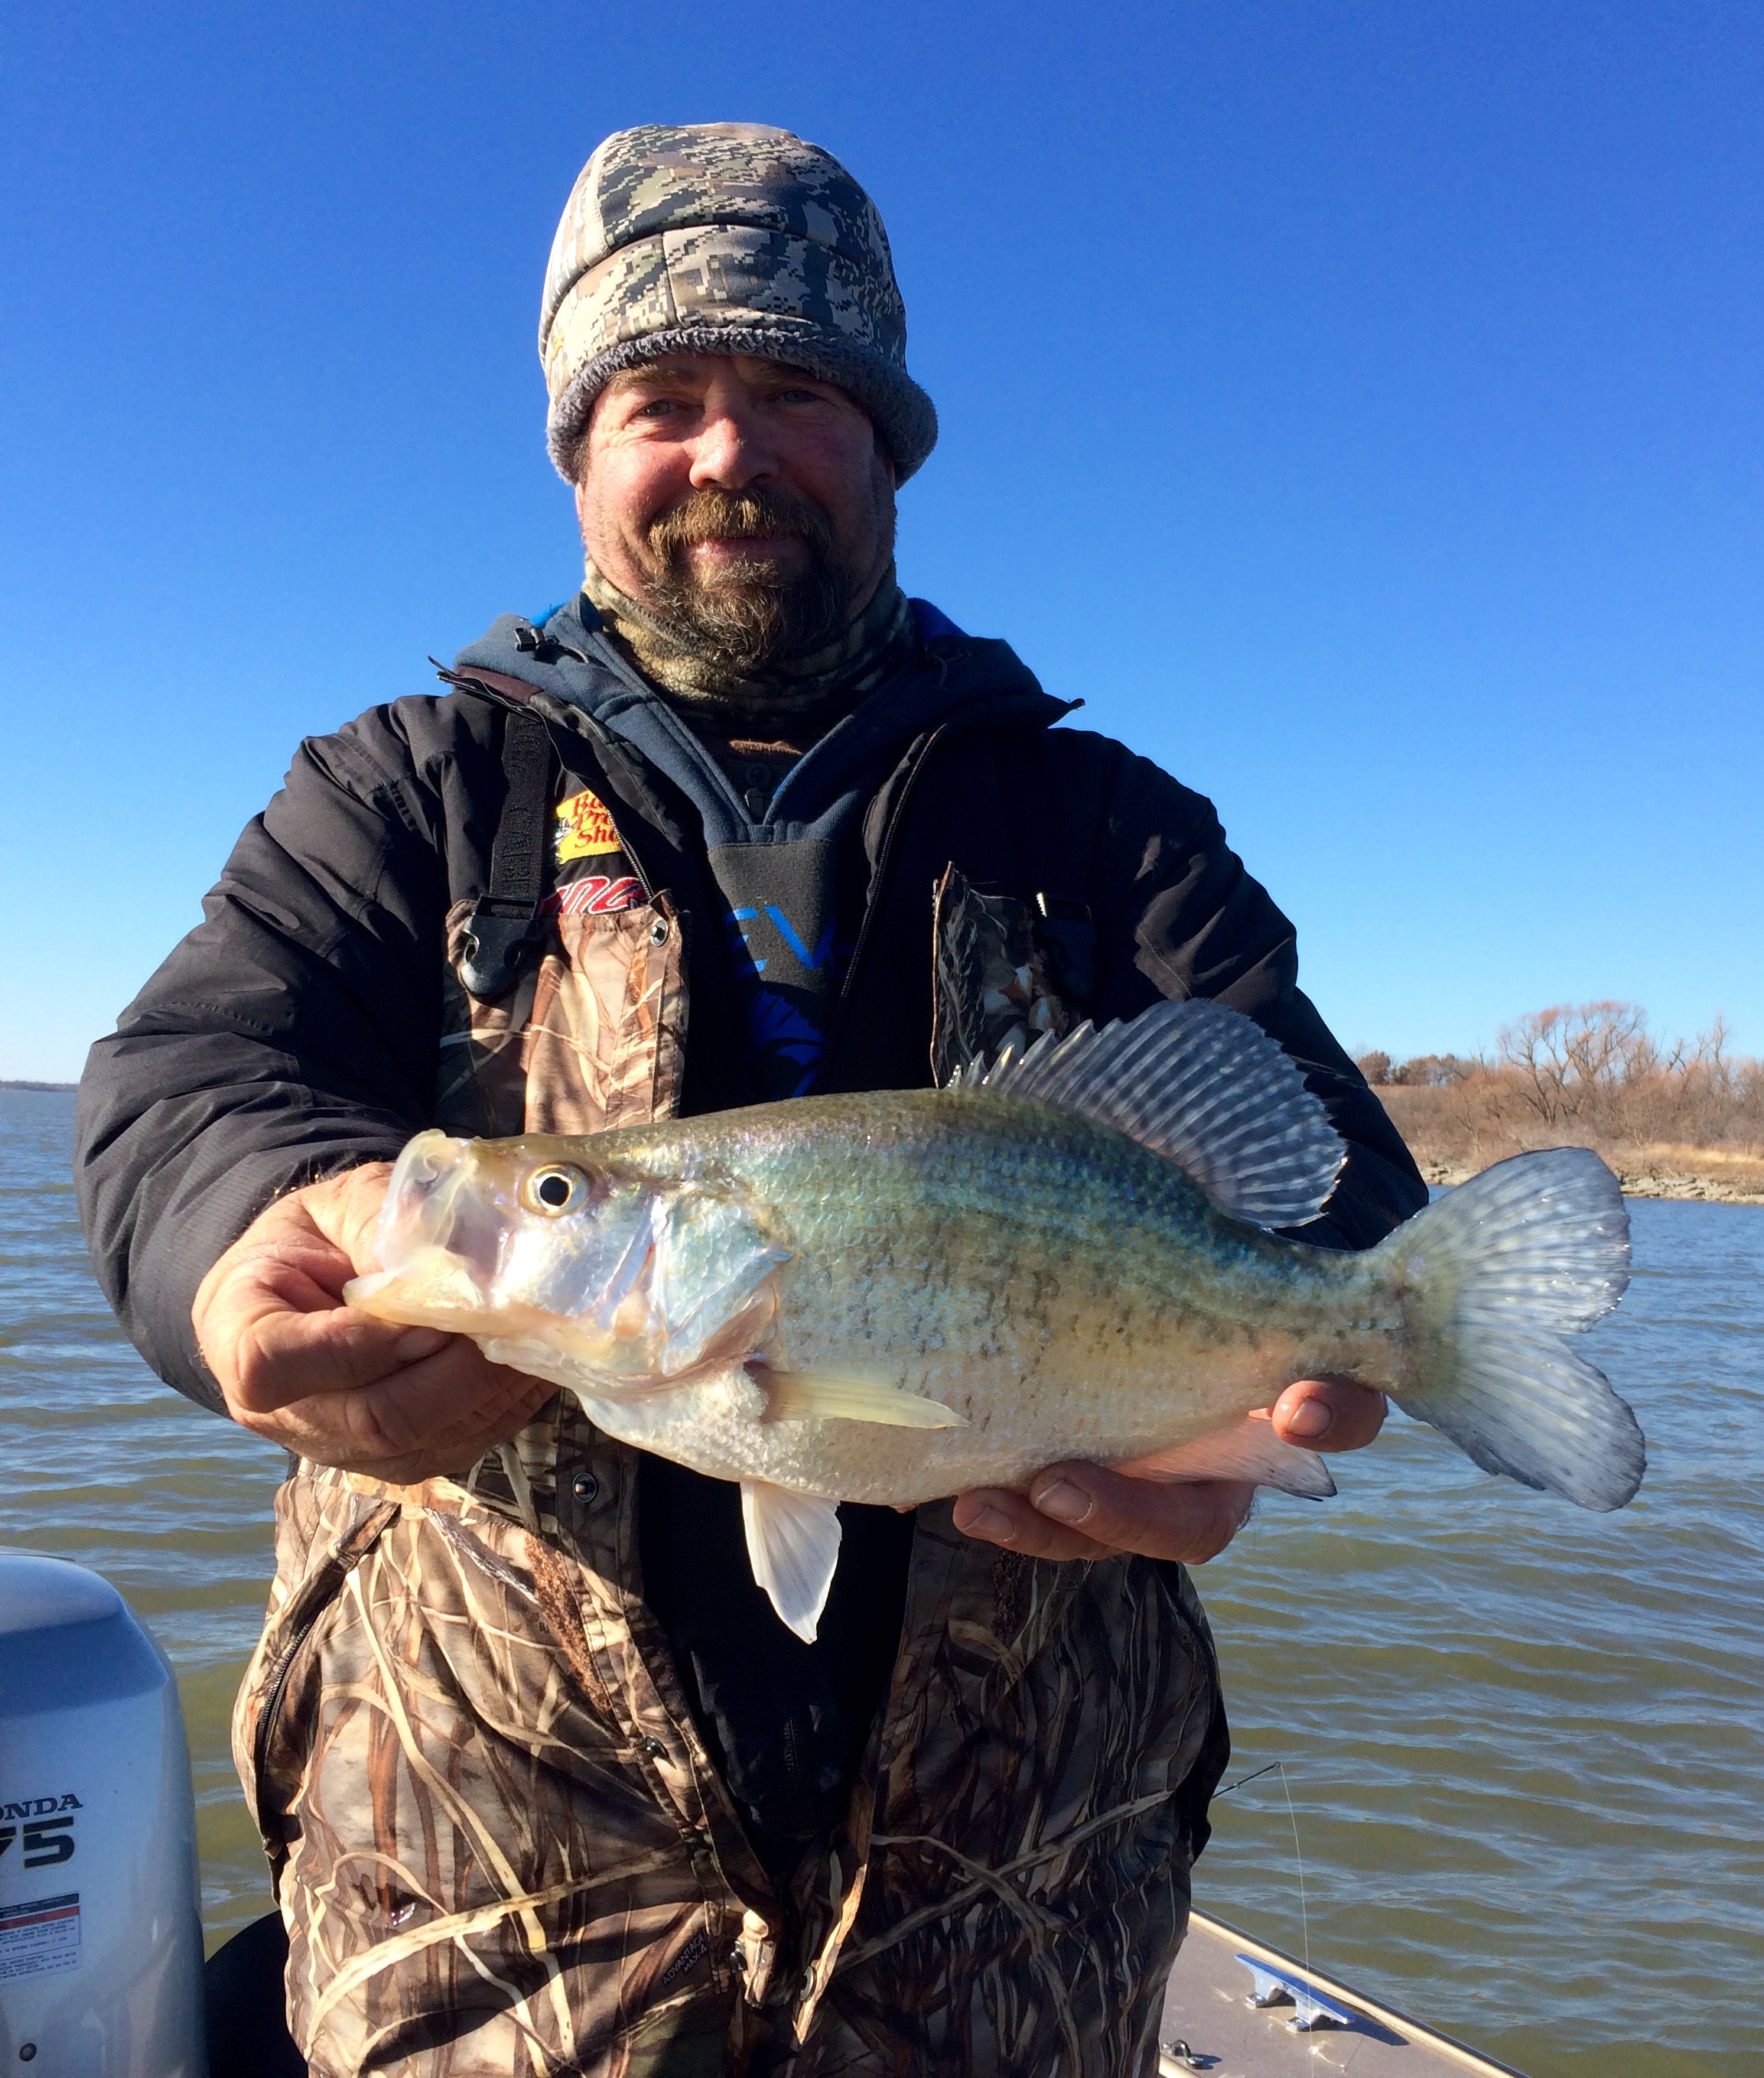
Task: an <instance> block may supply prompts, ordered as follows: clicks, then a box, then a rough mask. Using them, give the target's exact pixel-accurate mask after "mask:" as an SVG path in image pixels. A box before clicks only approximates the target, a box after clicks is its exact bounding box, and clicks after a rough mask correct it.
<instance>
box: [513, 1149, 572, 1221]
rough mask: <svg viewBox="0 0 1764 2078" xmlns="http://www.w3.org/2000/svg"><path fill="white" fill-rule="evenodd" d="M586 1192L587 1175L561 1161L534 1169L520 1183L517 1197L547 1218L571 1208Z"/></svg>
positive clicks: (555, 1217)
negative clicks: (543, 1167)
mask: <svg viewBox="0 0 1764 2078" xmlns="http://www.w3.org/2000/svg"><path fill="white" fill-rule="evenodd" d="M587 1195H588V1179H587V1177H586V1176H584V1175H583V1173H582V1171H581V1170H579V1169H572V1168H571V1166H569V1164H568V1163H567V1162H558V1163H557V1164H555V1165H554V1166H553V1167H551V1168H549V1169H535V1170H533V1174H532V1175H530V1176H529V1177H528V1179H526V1181H525V1183H523V1184H522V1185H521V1187H520V1200H521V1203H522V1204H524V1205H525V1207H526V1208H527V1210H528V1211H529V1212H538V1213H540V1214H541V1216H543V1217H545V1218H546V1219H549V1220H554V1219H558V1218H561V1217H562V1215H563V1214H564V1213H565V1212H574V1211H575V1208H576V1207H577V1206H578V1205H579V1204H581V1203H582V1201H583V1199H584V1198H586V1197H587Z"/></svg>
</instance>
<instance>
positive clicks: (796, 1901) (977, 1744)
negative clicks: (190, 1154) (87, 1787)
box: [234, 791, 1224, 2078]
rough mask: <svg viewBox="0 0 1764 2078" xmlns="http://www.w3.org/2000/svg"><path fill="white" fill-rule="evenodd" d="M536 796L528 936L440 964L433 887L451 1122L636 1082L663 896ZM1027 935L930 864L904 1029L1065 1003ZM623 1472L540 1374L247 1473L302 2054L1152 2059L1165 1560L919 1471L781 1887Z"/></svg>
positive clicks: (593, 1103) (536, 2060)
mask: <svg viewBox="0 0 1764 2078" xmlns="http://www.w3.org/2000/svg"><path fill="white" fill-rule="evenodd" d="M550 806H551V803H550V801H549V799H548V802H547V807H548V808H550ZM554 816H555V819H556V825H557V835H556V839H555V858H556V862H557V869H558V880H557V884H556V886H555V887H554V889H553V891H552V892H551V894H550V896H549V897H548V898H547V899H546V904H545V908H546V916H545V918H544V933H545V935H544V937H543V941H542V957H541V958H537V960H529V962H527V964H526V966H525V968H524V969H523V970H522V972H521V975H520V980H519V983H518V984H517V986H516V987H514V988H513V989H512V991H508V992H507V993H504V994H502V995H500V996H498V997H497V998H496V999H493V1000H487V999H484V998H483V997H481V996H477V995H474V994H473V993H472V992H471V991H470V988H468V987H466V984H465V983H464V982H463V981H462V979H461V974H462V970H463V971H464V972H465V973H466V974H474V972H475V970H474V966H473V962H472V958H471V954H472V952H473V949H474V947H473V945H472V942H471V940H472V933H473V924H474V899H473V898H472V897H471V896H470V895H464V896H462V898H461V899H460V900H459V901H458V903H456V904H455V907H454V911H453V912H452V913H451V915H450V916H449V966H448V973H447V977H446V983H445V986H446V990H447V1012H446V1016H445V1029H444V1033H443V1037H442V1041H441V1061H440V1067H439V1075H438V1082H437V1107H436V1118H437V1123H438V1124H441V1125H444V1126H445V1127H447V1128H448V1129H451V1130H454V1131H457V1132H466V1133H512V1132H518V1131H520V1130H522V1129H530V1130H535V1131H543V1132H565V1133H591V1132H595V1131H598V1130H600V1129H604V1128H606V1127H610V1126H615V1125H634V1124H637V1123H640V1122H642V1121H644V1120H648V1119H650V1118H654V1117H662V1116H668V1115H670V1114H671V1112H673V1111H674V1110H675V1108H676V1106H677V1104H678V1101H679V1089H680V1082H681V1074H682V1064H683V1058H684V1049H685V1048H686V1047H687V1046H688V1044H690V1043H691V1042H690V1041H689V1039H688V1002H687V993H688V991H687V981H686V976H687V966H686V962H685V959H684V957H683V944H682V937H683V933H682V922H683V920H682V918H681V917H680V916H678V915H676V914H675V909H674V908H673V906H672V905H671V903H670V901H669V899H668V898H667V895H666V894H665V893H664V892H663V891H657V890H655V889H652V888H650V887H646V885H644V884H643V882H642V878H641V877H640V876H639V875H638V874H636V873H635V872H633V870H632V867H631V862H630V860H629V857H628V856H627V854H626V853H625V850H624V848H623V847H622V845H621V843H620V841H619V837H618V832H617V828H616V826H615V824H614V823H613V820H612V816H610V814H609V813H608V811H607V809H606V807H605V806H604V803H602V802H601V800H600V799H599V798H598V796H596V795H594V794H593V793H592V792H591V791H590V792H587V793H586V794H585V795H584V794H583V793H582V792H575V793H573V794H571V795H569V796H568V798H566V799H564V800H563V801H562V802H561V803H557V804H556V806H555V808H554ZM492 878H493V879H494V878H495V870H494V869H493V873H492ZM1042 908H1043V911H1044V912H1045V911H1046V909H1047V904H1046V903H1043V905H1042ZM1053 927H1054V928H1057V919H1055V920H1053ZM1046 944H1047V938H1046V937H1045V934H1042V935H1039V936H1038V930H1037V920H1036V917H1035V912H1034V909H1033V908H1032V906H1031V900H1030V899H1029V898H1022V899H1019V898H1017V897H1014V896H1012V897H1005V896H1001V895H980V894H977V893H976V892H975V891H974V890H973V889H972V888H971V887H968V886H967V885H966V884H965V883H963V882H962V881H961V880H960V878H959V876H955V875H954V874H950V875H946V877H945V880H944V883H943V886H942V887H941V888H940V889H939V891H938V906H937V919H936V925H935V928H934V942H932V943H927V945H926V958H927V959H928V960H932V959H934V961H935V962H936V970H937V989H936V1002H937V1012H936V1020H937V1029H936V1033H935V1034H934V1047H935V1049H936V1050H937V1054H938V1058H939V1059H940V1060H946V1059H953V1058H959V1057H961V1056H964V1055H966V1054H968V1053H970V1052H972V1051H973V1050H976V1049H978V1048H980V1047H982V1046H986V1045H993V1044H996V1043H997V1041H998V1040H1000V1039H1001V1038H1002V1037H1004V1036H1005V1033H1007V1032H1008V1031H1009V1030H1010V1029H1013V1028H1015V1027H1021V1028H1024V1029H1038V1028H1040V1027H1043V1026H1045V1025H1047V1024H1049V1023H1054V1024H1058V1023H1060V1021H1061V1020H1063V1019H1064V1016H1065V1015H1066V1013H1065V1012H1064V1008H1063V1006H1062V1005H1061V1004H1060V1000H1059V997H1058V994H1057V991H1055V989H1054V988H1053V987H1051V985H1050V983H1049V981H1048V978H1047V970H1046V963H1045V962H1043V959H1042V958H1041V956H1040V950H1039V948H1042V947H1044V946H1045V945H1046ZM636 1494H637V1479H636V1467H635V1461H634V1454H633V1452H632V1451H630V1450H629V1449H628V1448H627V1447H626V1446H624V1445H622V1444H620V1443H618V1442H614V1441H612V1439H610V1438H608V1437H605V1436H604V1435H602V1434H600V1433H599V1432H598V1431H597V1430H596V1429H594V1428H592V1427H591V1425H589V1424H588V1423H587V1421H585V1420H584V1419H583V1417H582V1416H581V1414H580V1413H579V1411H577V1409H576V1408H575V1404H574V1402H572V1401H571V1400H566V1398H564V1397H562V1396H559V1397H558V1398H556V1399H554V1400H552V1401H551V1402H550V1404H548V1405H547V1406H546V1408H543V1409H542V1410H541V1412H540V1414H539V1415H538V1416H537V1418H535V1419H534V1420H533V1421H532V1422H531V1423H529V1425H528V1426H527V1427H526V1428H525V1429H522V1431H521V1432H520V1433H519V1434H518V1435H517V1436H516V1437H515V1438H514V1439H513V1440H512V1442H509V1443H507V1444H505V1445H504V1446H501V1448H500V1449H499V1450H495V1451H493V1452H491V1454H488V1455H487V1457H486V1458H483V1460H482V1461H481V1462H480V1463H479V1464H478V1465H477V1466H475V1467H474V1468H473V1469H472V1470H471V1471H470V1473H468V1474H466V1475H464V1476H463V1477H461V1478H458V1479H429V1480H427V1481H425V1482H424V1483H421V1484H420V1485H416V1486H412V1487H403V1488H397V1487H391V1486H387V1485H384V1484H381V1483H377V1482H375V1481H374V1480H372V1479H365V1478H361V1477H357V1476H355V1475H350V1474H347V1473H343V1472H338V1471H329V1470H326V1469H324V1468H321V1467H314V1466H311V1465H303V1466H302V1467H300V1468H299V1470H298V1471H297V1472H296V1473H295V1475H293V1476H292V1477H291V1479H289V1480H288V1481H287V1483H286V1485H285V1486H284V1487H283V1488H282V1491H281V1492H280V1495H279V1496H278V1504H277V1527H278V1534H277V1549H278V1571H277V1576H276V1581H275V1585H274V1591H273V1594H272V1598H271V1602H270V1613H269V1618H268V1621H267V1624H266V1627H265V1633H264V1636H263V1638H262V1641H261V1644H260V1645H259V1646H258V1649H257V1654H256V1655H255V1657H254V1659H253V1663H252V1665H251V1667H250V1670H249V1673H248V1675H247V1678H246V1681H245V1687H244V1688H243V1690H242V1692H241V1694H240V1702H239V1706H238V1709H237V1712H236V1718H235V1726H234V1738H235V1750H236V1759H237V1761H238V1765H239V1767H240V1775H241V1777H242V1779H243V1780H244V1781H245V1784H246V1788H247V1792H248V1794H249V1796H250V1797H251V1799H252V1801H253V1805H254V1809H255V1810H256V1813H257V1817H258V1820H259V1822H260V1825H261V1830H262V1833H263V1838H264V1842H265V1848H266V1850H267V1851H268V1853H269V1855H270V1861H271V1864H272V1867H273V1868H274V1872H275V1876H276V1880H277V1884H278V1896H279V1899H280V1902H281V1905H282V1914H283V1917H284V1919H285V1921H286V1924H287V1927H288V1931H289V1935H290V1941H291V1963H290V1970H289V1976H288V1984H289V2016H290V2025H291V2030H292V2032H293V2034H294V2036H295V2041H296V2043H298V2044H299V2047H300V2048H301V2050H302V2051H303V2053H304V2054H305V2055H306V2056H307V2059H308V2060H309V2063H310V2065H311V2069H312V2070H313V2071H314V2072H316V2073H318V2074H321V2078H353V2074H355V2073H357V2072H408V2073H411V2074H413V2078H492V2074H494V2078H539V2074H546V2078H558V2074H564V2073H583V2074H594V2078H601V2074H605V2078H625V2074H631V2078H637V2074H646V2078H688V2074H691V2078H713V2074H721V2073H724V2072H742V2073H769V2072H790V2073H791V2074H792V2078H834V2074H848V2073H849V2074H854V2075H855V2074H859V2073H862V2074H865V2078H872V2074H873V2075H874V2078H882V2074H889V2078H919V2074H923V2073H926V2072H951V2073H961V2074H964V2078H989V2074H1003V2073H1005V2072H1012V2073H1015V2072H1022V2071H1026V2070H1028V2069H1030V2068H1034V2069H1035V2070H1036V2071H1038V2072H1045V2073H1047V2074H1049V2078H1055V2074H1057V2075H1058V2078H1139V2074H1142V2073H1146V2072H1151V2071H1152V2069H1153V2068H1155V2064H1156V2022H1157V2016H1158V2007H1159V2003H1160V1993H1161V1989H1162V1985H1163V1980H1164V1976H1165V1973H1166V1972H1167V1970H1168V1964H1169V1962H1170V1959H1171V1958H1172V1956H1173V1954H1174V1951H1175V1948H1176V1946H1177V1942H1178V1941H1179V1940H1180V1938H1181V1931H1182V1928H1183V1926H1184V1924H1185V1917H1186V1913H1187V1909H1188V1897H1189V1866H1190V1863H1191V1861H1192V1859H1193V1855H1194V1853H1195V1852H1196V1851H1198V1844H1199V1842H1201V1841H1202V1840H1203V1839H1204V1838H1205V1809H1206V1798H1207V1796H1208V1795H1209V1794H1210V1791H1211V1788H1212V1787H1213V1784H1214V1782H1215V1781H1216V1780H1217V1776H1218V1770H1219V1767H1221V1766H1222V1765H1223V1747H1224V1729H1223V1713H1222V1711H1221V1709H1220V1708H1219V1705H1218V1683H1217V1675H1216V1670H1215V1668H1214V1659H1213V1653H1212V1647H1211V1644H1210V1639H1209V1638H1208V1634H1207V1632H1206V1623H1205V1620H1204V1618H1203V1617H1202V1614H1201V1612H1200V1607H1199V1604H1198V1601H1197V1600H1196V1599H1195V1597H1194V1596H1193V1591H1192V1589H1191V1588H1190V1587H1189V1584H1188V1581H1187V1579H1186V1577H1185V1575H1184V1574H1183V1572H1182V1571H1181V1569H1180V1568H1179V1567H1173V1566H1166V1565H1161V1564H1158V1563H1154V1562H1152V1561H1150V1560H1146V1559H1139V1558H1123V1559H1120V1560H1116V1561H1111V1562H1106V1563H1072V1564H1059V1563H1050V1562H1038V1561H1035V1560H1029V1559H1024V1558H1018V1557H1017V1556H1015V1555H1014V1554H1010V1553H1008V1552H1003V1551H1000V1550H997V1548H996V1547H994V1546H990V1545H987V1544H983V1543H978V1542H974V1541H972V1540H971V1539H969V1538H964V1537H962V1536H961V1535H959V1533H957V1532H956V1531H955V1529H954V1528H953V1527H952V1525H951V1517H950V1508H949V1504H947V1503H945V1504H940V1505H938V1506H936V1507H929V1508H922V1509H920V1510H919V1512H918V1523H917V1527H916V1531H915V1541H914V1545H913V1558H912V1564H911V1571H910V1577H909V1588H908V1593H907V1602H906V1611H905V1623H904V1625H903V1629H902V1634H901V1647H900V1651H899V1654H898V1658H897V1663H896V1665H895V1669H894V1673H893V1676H892V1685H891V1688H890V1691H889V1693H888V1698H887V1701H886V1704H885V1705H884V1709H883V1711H882V1713H881V1714H880V1719H879V1721H878V1722H877V1724H876V1727H875V1729H874V1730H873V1732H872V1738H871V1742H870V1746H869V1749H868V1752H867V1757H866V1759H865V1762H864V1763H863V1767H862V1768H861V1769H860V1771H859V1780H858V1782H857V1784H856V1787H855V1791H854V1793H853V1796H852V1799H851V1808H850V1809H849V1812H848V1813H847V1815H846V1822H845V1825H844V1826H843V1828H842V1830H841V1832H840V1833H839V1834H838V1837H837V1838H836V1839H835V1841H834V1843H833V1846H832V1847H831V1849H830V1851H829V1852H828V1853H827V1854H826V1856H825V1859H821V1858H818V1857H817V1858H812V1859H811V1860H810V1862H809V1863H808V1864H807V1865H805V1866H804V1867H800V1868H799V1869H798V1871H796V1876H795V1878H794V1880H793V1882H792V1887H791V1892H790V1894H789V1895H788V1896H780V1895H779V1894H778V1893H777V1892H776V1891H775V1889H774V1888H773V1887H772V1884H771V1882H770V1880H768V1878H767V1875H766V1873H765V1871H764V1870H763V1867H761V1865H760V1863H759V1860H758V1859H757V1858H756V1856H755V1853H754V1851H753V1849H752V1848H751V1846H750V1845H749V1843H748V1842H747V1840H746V1838H745V1837H744V1836H743V1834H742V1829H741V1826H740V1824H739V1822H738V1818H737V1817H736V1813H735V1810H734V1806H733V1805H732V1803H731V1801H730V1800H729V1794H728V1792H727V1790H726V1789H725V1786H724V1784H723V1783H722V1781H721V1778H720V1777H719V1775H718V1774H717V1771H716V1769H715V1767H713V1764H712V1763H711V1761H710V1759H709V1756H708V1755H707V1753H706V1752H705V1750H704V1746H703V1743H702V1742H701V1740H700V1737H699V1735H698V1733H697V1731H696V1728H695V1726H694V1723H693V1720H692V1714H691V1713H690V1711H689V1709H688V1707H687V1705H686V1702H685V1700H684V1696H683V1692H682V1691H681V1688H680V1686H679V1681H678V1679H677V1678H676V1675H675V1671H674V1668H673V1666H672V1663H671V1656H670V1653H669V1650H668V1647H667V1641H666V1639H665V1638H664V1637H663V1634H662V1632H661V1630H660V1628H659V1626H658V1623H657V1621H656V1620H655V1618H654V1616H653V1614H652V1613H650V1610H649V1609H647V1608H646V1604H645V1602H644V1600H643V1595H642V1580H641V1578H640V1577H639V1567H638V1564H637V1528H636Z"/></svg>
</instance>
